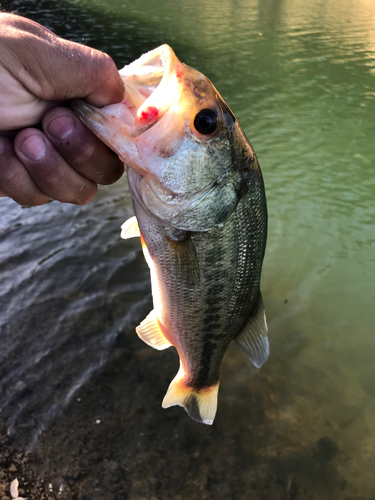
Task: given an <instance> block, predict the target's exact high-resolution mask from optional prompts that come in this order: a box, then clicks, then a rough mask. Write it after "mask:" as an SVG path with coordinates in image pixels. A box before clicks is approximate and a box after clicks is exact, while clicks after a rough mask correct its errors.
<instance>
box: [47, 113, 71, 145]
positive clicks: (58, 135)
mask: <svg viewBox="0 0 375 500" xmlns="http://www.w3.org/2000/svg"><path fill="white" fill-rule="evenodd" d="M75 126H76V124H75V121H74V120H73V119H72V118H70V117H69V116H61V117H60V118H55V119H54V120H52V122H51V123H50V124H49V127H48V132H49V133H50V134H51V135H52V136H53V137H54V138H55V139H58V140H59V141H62V140H64V139H67V138H68V137H69V136H70V134H71V133H72V132H73V130H74V128H75Z"/></svg>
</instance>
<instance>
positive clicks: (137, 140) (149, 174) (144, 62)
mask: <svg viewBox="0 0 375 500" xmlns="http://www.w3.org/2000/svg"><path fill="white" fill-rule="evenodd" d="M158 51H159V52H158ZM158 56H159V59H158ZM142 57H143V59H142V58H141V59H140V60H139V61H140V62H139V63H138V69H137V65H136V63H137V61H136V62H135V63H132V65H130V66H132V68H131V70H126V71H125V72H126V73H127V75H126V76H125V78H124V81H125V85H126V86H127V88H128V86H129V87H131V86H132V85H133V87H134V88H135V89H136V91H137V92H138V94H139V95H141V96H142V95H144V97H145V99H144V101H142V99H141V98H139V97H137V98H138V99H139V101H140V105H139V106H138V108H137V114H136V115H135V117H134V119H130V118H129V117H128V115H125V114H124V113H128V110H129V109H130V111H131V110H132V108H131V104H129V102H130V101H131V103H134V101H135V97H134V95H136V93H135V90H134V89H133V87H131V89H130V97H128V99H129V101H128V102H127V103H125V105H126V109H125V111H120V112H117V116H115V117H113V116H111V115H110V112H112V111H113V109H114V108H113V107H112V108H110V110H106V108H104V109H103V110H95V109H94V108H92V107H91V106H88V105H86V104H83V103H77V104H76V109H77V111H78V112H79V113H80V115H81V117H82V119H83V120H84V122H85V123H86V124H87V125H88V126H89V127H90V128H91V129H92V130H93V131H94V132H95V133H96V134H97V135H98V136H99V137H101V138H102V139H103V140H104V141H105V142H107V144H109V146H110V147H112V148H113V149H114V150H115V151H116V152H117V153H118V154H119V156H120V158H122V159H123V161H124V162H125V163H126V164H127V165H128V168H127V172H128V181H129V188H130V192H131V196H132V200H133V205H134V210H135V214H136V220H135V219H133V220H131V221H129V222H127V223H125V225H124V227H123V236H124V237H125V238H126V237H131V236H136V235H140V236H141V239H142V245H143V250H144V254H145V257H146V260H147V262H148V264H149V267H150V271H151V284H152V294H153V301H154V309H153V311H152V312H151V313H150V315H149V316H148V317H147V318H146V319H145V321H143V322H142V323H141V324H140V326H139V327H138V328H137V333H138V335H139V336H140V337H141V338H142V339H143V340H144V341H145V342H146V343H148V344H149V345H151V346H153V347H155V348H157V349H164V348H166V347H169V346H170V345H173V346H175V348H176V349H177V351H178V354H179V357H180V370H179V372H178V374H177V375H176V377H175V379H174V380H173V381H172V383H171V385H170V387H169V389H168V392H167V394H166V396H165V398H164V401H163V406H164V407H168V406H172V405H175V404H179V405H181V406H184V407H185V409H186V411H187V412H188V413H189V415H190V416H191V417H192V418H193V419H194V420H197V421H200V422H204V423H207V424H211V423H212V422H213V419H214V417H215V413H216V406H217V391H218V386H219V371H220V364H221V361H222V359H223V356H224V354H225V352H226V350H227V348H228V346H229V344H230V342H231V341H232V340H236V341H237V342H238V344H239V345H240V347H241V348H242V349H243V351H244V352H245V353H246V355H247V356H248V357H249V358H250V359H251V361H252V362H253V363H254V364H255V366H257V367H260V366H261V365H262V364H263V363H264V362H265V361H266V359H267V358H268V354H269V343H268V336H267V324H266V320H265V314H264V307H263V302H262V297H261V293H260V276H261V269H262V262H263V257H264V251H265V245H266V236H267V208H266V198H265V191H264V185H263V179H262V174H261V171H260V168H259V164H258V160H257V158H256V155H255V153H254V151H253V149H252V147H251V145H250V144H249V142H248V140H247V139H246V137H245V135H244V133H243V131H242V129H241V127H240V125H239V123H238V121H237V119H236V117H235V115H234V114H233V112H232V111H231V110H230V108H229V107H228V106H227V105H226V103H225V102H224V101H223V100H222V98H221V96H220V95H219V93H218V92H217V90H216V89H215V87H214V86H213V85H212V83H211V82H210V81H209V80H208V79H207V78H206V77H204V75H202V74H200V73H198V72H196V71H195V70H193V69H192V68H189V67H188V66H185V65H183V64H182V63H180V62H179V61H178V59H177V58H176V57H175V55H174V53H173V52H172V51H171V49H170V48H169V47H167V46H162V47H161V48H159V49H156V50H155V51H153V52H151V53H148V54H146V55H144V56H142ZM155 61H156V62H155ZM153 65H154V66H155V67H156V69H155V72H158V73H157V74H160V75H161V76H160V77H159V80H158V79H157V78H156V79H155V78H150V73H151V74H152V71H150V68H151V69H152V67H153ZM130 66H129V67H128V68H130ZM140 67H142V69H145V70H146V71H145V73H147V83H145V81H146V79H145V80H142V72H141V71H140V70H139V68H140ZM125 68H127V67H125ZM160 68H165V71H164V73H163V71H161V70H160ZM168 71H169V77H168V78H166V77H165V75H166V73H167V72H168ZM163 75H164V76H163ZM160 78H162V80H161V81H160ZM173 78H174V80H173ZM158 81H159V87H158V86H157V82H158ZM163 82H164V84H163ZM155 85H156V87H155ZM163 85H164V87H163ZM165 89H167V91H166V90H165ZM157 92H159V100H157V99H156V98H155V94H157ZM163 92H164V94H163ZM173 92H174V93H173ZM171 95H172V98H171V97H170V96H171ZM160 96H161V98H160ZM123 105H124V104H123ZM121 113H122V114H121ZM110 116H111V118H112V120H114V123H113V121H111V118H110ZM118 117H120V119H121V117H122V121H123V123H126V126H127V127H128V130H127V129H126V128H124V125H123V124H119V123H118ZM150 117H151V118H150ZM142 120H143V122H142ZM121 137H123V139H124V142H125V146H124V145H123V143H122V142H121ZM134 146H135V147H134Z"/></svg>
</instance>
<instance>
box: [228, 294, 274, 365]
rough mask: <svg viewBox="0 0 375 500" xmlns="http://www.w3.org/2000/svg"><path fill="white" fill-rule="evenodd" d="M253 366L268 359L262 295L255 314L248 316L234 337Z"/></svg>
mask: <svg viewBox="0 0 375 500" xmlns="http://www.w3.org/2000/svg"><path fill="white" fill-rule="evenodd" d="M234 340H235V341H236V342H237V343H238V344H239V346H240V347H241V349H242V351H243V352H244V353H245V354H246V356H247V357H248V358H249V359H250V361H251V362H252V363H253V365H254V366H256V367H257V368H260V367H261V366H262V365H263V364H264V363H265V362H266V361H267V359H268V356H269V354H270V344H269V341H268V328H267V321H266V314H265V311H264V305H263V300H262V297H260V299H259V306H258V310H257V312H256V314H255V315H254V316H251V318H249V320H248V322H247V323H246V325H245V326H244V328H243V330H242V332H241V333H239V334H238V335H237V337H236V338H235V339H234Z"/></svg>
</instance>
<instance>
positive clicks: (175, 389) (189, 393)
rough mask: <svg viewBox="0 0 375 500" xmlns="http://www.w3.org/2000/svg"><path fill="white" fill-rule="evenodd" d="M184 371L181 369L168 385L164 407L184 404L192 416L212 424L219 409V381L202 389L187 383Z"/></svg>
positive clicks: (204, 422)
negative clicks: (194, 387)
mask: <svg viewBox="0 0 375 500" xmlns="http://www.w3.org/2000/svg"><path fill="white" fill-rule="evenodd" d="M183 378H184V371H183V368H182V366H181V365H180V369H179V371H178V373H177V375H176V376H175V378H174V379H173V380H172V382H171V383H170V385H169V387H168V391H167V394H166V395H165V396H164V399H163V402H162V407H163V408H169V407H170V406H176V405H178V406H182V407H183V408H185V411H186V412H187V414H188V415H189V417H190V418H192V419H193V420H195V421H196V422H200V423H202V424H207V425H212V423H213V421H214V419H215V415H216V410H217V394H218V390H219V382H218V383H217V384H215V385H213V386H211V387H207V388H204V389H202V390H200V391H198V390H196V389H193V388H192V387H189V386H187V385H186V384H185V382H184V380H183Z"/></svg>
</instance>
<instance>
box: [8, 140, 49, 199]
mask: <svg viewBox="0 0 375 500" xmlns="http://www.w3.org/2000/svg"><path fill="white" fill-rule="evenodd" d="M0 186H1V187H0V196H8V197H10V198H13V200H14V201H16V202H17V203H19V204H20V205H42V204H43V203H46V202H47V201H48V200H49V198H50V197H49V196H47V195H46V194H44V193H43V192H42V191H41V190H40V189H39V188H38V186H37V185H36V184H35V182H34V181H33V179H32V177H31V176H30V174H29V172H28V171H27V170H26V168H25V167H24V166H23V165H22V163H21V162H20V160H19V159H18V158H17V156H16V154H15V152H14V149H13V144H12V142H11V141H10V140H9V139H7V138H5V137H0Z"/></svg>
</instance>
